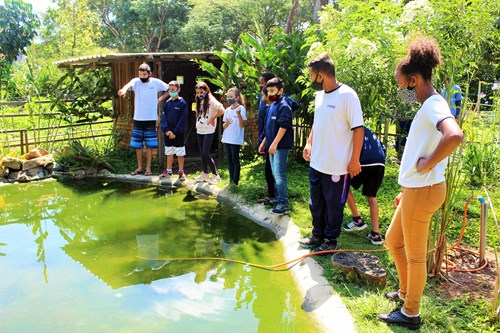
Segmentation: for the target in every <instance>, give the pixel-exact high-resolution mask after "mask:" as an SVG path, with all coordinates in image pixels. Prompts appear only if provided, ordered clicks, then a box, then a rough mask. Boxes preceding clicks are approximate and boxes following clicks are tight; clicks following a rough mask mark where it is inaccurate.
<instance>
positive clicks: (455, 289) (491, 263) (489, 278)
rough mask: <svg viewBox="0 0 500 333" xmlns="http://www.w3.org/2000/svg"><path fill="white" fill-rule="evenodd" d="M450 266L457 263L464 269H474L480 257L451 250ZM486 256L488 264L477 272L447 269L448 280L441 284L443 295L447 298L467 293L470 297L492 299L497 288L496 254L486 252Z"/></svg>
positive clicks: (457, 265)
mask: <svg viewBox="0 0 500 333" xmlns="http://www.w3.org/2000/svg"><path fill="white" fill-rule="evenodd" d="M447 257H448V260H449V261H448V263H449V264H448V267H450V266H452V265H455V266H456V267H457V268H460V269H464V270H473V269H476V268H478V267H480V265H479V257H478V256H476V255H474V254H471V253H468V252H463V251H458V250H450V251H449V252H448V256H447ZM485 258H486V259H487V260H488V265H487V266H486V267H485V268H484V269H481V270H479V271H477V272H457V271H453V270H448V271H447V275H446V276H447V280H448V281H443V282H442V283H440V285H439V289H440V290H441V291H442V292H443V296H444V297H446V298H447V299H451V298H455V297H461V296H464V295H467V296H468V297H469V298H470V299H473V300H478V299H484V300H488V301H490V302H491V301H492V299H493V296H494V292H496V290H495V279H496V276H497V264H496V261H495V254H494V253H492V252H488V251H487V252H486V253H485Z"/></svg>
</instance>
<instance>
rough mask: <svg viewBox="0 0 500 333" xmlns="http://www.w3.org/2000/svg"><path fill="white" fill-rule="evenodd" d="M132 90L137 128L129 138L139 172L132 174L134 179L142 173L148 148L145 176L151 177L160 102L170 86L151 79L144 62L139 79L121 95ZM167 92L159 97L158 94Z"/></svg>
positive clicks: (126, 87)
mask: <svg viewBox="0 0 500 333" xmlns="http://www.w3.org/2000/svg"><path fill="white" fill-rule="evenodd" d="M129 89H132V90H133V91H134V93H135V98H134V128H133V129H132V137H131V139H130V148H133V149H135V154H136V157H137V169H136V170H135V171H132V172H131V173H130V174H131V175H133V176H135V175H138V174H142V173H143V171H144V169H143V168H142V149H143V147H144V145H145V146H146V171H145V172H144V175H146V176H151V175H152V174H153V173H152V172H151V159H152V156H153V149H157V148H158V137H157V122H158V103H160V102H162V101H163V100H165V99H166V98H167V97H168V85H167V84H166V83H165V82H163V81H162V80H159V79H155V78H152V77H151V68H150V67H149V65H148V64H146V63H143V64H141V65H140V66H139V77H136V78H133V79H132V80H130V82H129V83H127V84H126V85H125V86H124V87H123V88H122V89H120V90H118V96H123V97H125V95H126V94H127V91H128V90H129ZM160 91H162V92H164V93H163V94H162V95H161V97H159V98H158V92H160Z"/></svg>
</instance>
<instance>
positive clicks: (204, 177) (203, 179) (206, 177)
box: [194, 172, 210, 182]
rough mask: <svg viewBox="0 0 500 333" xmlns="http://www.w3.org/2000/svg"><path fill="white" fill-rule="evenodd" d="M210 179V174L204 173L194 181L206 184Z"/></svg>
mask: <svg viewBox="0 0 500 333" xmlns="http://www.w3.org/2000/svg"><path fill="white" fill-rule="evenodd" d="M209 178H210V176H209V175H208V173H204V172H202V173H201V174H200V175H199V176H198V177H196V178H195V179H194V180H195V181H197V182H206V181H208V179H209Z"/></svg>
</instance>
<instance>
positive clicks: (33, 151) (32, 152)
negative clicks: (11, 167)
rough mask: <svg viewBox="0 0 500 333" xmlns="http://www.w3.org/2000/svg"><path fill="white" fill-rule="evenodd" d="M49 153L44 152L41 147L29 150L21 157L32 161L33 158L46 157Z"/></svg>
mask: <svg viewBox="0 0 500 333" xmlns="http://www.w3.org/2000/svg"><path fill="white" fill-rule="evenodd" d="M48 154H49V152H48V151H46V150H45V149H43V148H41V147H36V148H33V149H31V150H30V151H29V152H28V153H27V154H25V155H24V156H23V157H24V159H25V160H32V159H34V158H38V157H42V156H45V155H48Z"/></svg>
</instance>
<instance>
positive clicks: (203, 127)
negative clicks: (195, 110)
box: [196, 97, 223, 134]
mask: <svg viewBox="0 0 500 333" xmlns="http://www.w3.org/2000/svg"><path fill="white" fill-rule="evenodd" d="M201 104H202V105H201V106H202V107H203V102H202V103H201ZM222 107H223V106H222V104H221V103H220V102H219V101H217V100H216V99H215V97H212V98H210V101H209V104H208V112H207V113H206V114H203V112H201V113H200V114H199V115H198V117H197V118H196V133H198V134H212V133H215V128H216V126H217V120H215V121H214V125H211V124H209V123H208V118H209V117H212V118H213V117H215V115H216V114H217V111H218V110H219V109H220V108H222Z"/></svg>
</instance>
